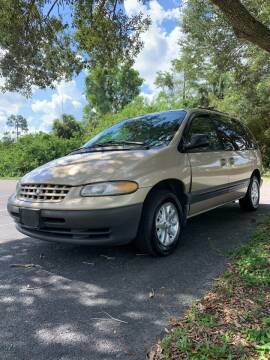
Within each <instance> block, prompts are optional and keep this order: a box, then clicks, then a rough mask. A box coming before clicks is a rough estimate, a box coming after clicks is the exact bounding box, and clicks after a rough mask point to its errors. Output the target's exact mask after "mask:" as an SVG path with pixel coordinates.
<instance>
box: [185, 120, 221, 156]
mask: <svg viewBox="0 0 270 360" xmlns="http://www.w3.org/2000/svg"><path fill="white" fill-rule="evenodd" d="M197 135H207V136H208V138H209V146H208V147H203V148H199V149H194V151H192V152H207V151H219V150H223V148H222V144H221V142H220V140H219V137H218V135H217V132H216V129H215V125H214V123H213V121H212V120H211V119H210V117H209V116H208V115H202V116H200V115H198V116H196V117H195V118H194V119H193V120H192V121H191V124H190V127H189V129H188V131H187V134H186V136H185V140H186V141H187V142H191V141H192V138H193V137H195V136H197Z"/></svg>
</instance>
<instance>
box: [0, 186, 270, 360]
mask: <svg viewBox="0 0 270 360" xmlns="http://www.w3.org/2000/svg"><path fill="white" fill-rule="evenodd" d="M14 188H15V182H13V181H0V234H1V235H0V314H1V316H0V359H1V360H7V359H8V360H11V359H12V360H16V359H19V360H24V359H25V360H26V359H27V360H30V359H34V360H40V359H42V360H43V359H44V360H50V359H53V360H55V359H59V360H60V359H61V360H75V359H76V360H84V359H91V360H99V359H125V360H126V359H136V360H141V359H144V357H145V352H146V350H147V349H149V347H150V346H151V344H152V343H153V342H154V341H155V339H156V337H157V336H159V334H160V333H161V332H162V331H163V330H164V328H165V326H166V324H167V322H168V319H169V318H170V317H173V316H179V315H180V314H181V313H182V311H183V310H184V308H185V307H186V306H187V305H188V304H190V303H191V302H192V301H193V300H194V299H196V298H198V297H200V296H201V295H202V294H203V293H204V292H205V291H206V290H207V289H208V288H209V286H210V285H211V283H212V281H213V279H214V278H216V277H217V276H218V275H219V274H220V272H221V271H223V270H224V267H225V266H226V257H225V254H226V251H228V250H230V249H232V248H234V247H236V246H239V245H240V244H241V243H244V242H245V241H247V240H248V238H249V236H250V234H251V232H252V230H253V229H254V227H255V225H256V222H258V221H260V220H262V219H263V217H264V216H265V215H266V214H270V205H269V204H270V182H269V183H265V184H264V185H263V189H262V201H261V203H262V205H261V207H260V209H259V211H257V212H256V213H243V212H241V211H240V210H239V208H238V205H237V204H231V205H228V206H224V207H222V208H219V209H217V210H214V211H211V212H209V213H207V214H204V215H200V216H198V217H197V218H194V219H191V220H189V221H188V226H187V228H186V231H185V242H184V245H183V246H182V247H180V248H179V249H178V250H177V251H176V253H175V254H173V255H172V256H170V257H167V258H158V259H154V258H151V257H148V256H139V255H136V253H135V252H134V250H133V249H131V247H121V248H91V247H82V246H67V245H62V244H53V243H46V242H42V241H39V240H34V239H31V238H28V237H25V236H23V235H21V234H20V233H18V232H17V231H16V230H15V227H14V225H13V223H12V221H11V219H10V218H9V216H8V215H7V213H6V210H5V207H6V201H7V198H8V195H9V194H10V193H11V192H13V191H14ZM12 264H34V265H35V267H32V268H20V267H12ZM149 294H151V296H149Z"/></svg>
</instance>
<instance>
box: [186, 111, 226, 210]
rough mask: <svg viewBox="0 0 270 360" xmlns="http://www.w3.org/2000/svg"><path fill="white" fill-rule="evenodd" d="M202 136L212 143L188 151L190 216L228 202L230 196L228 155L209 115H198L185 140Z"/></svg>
mask: <svg viewBox="0 0 270 360" xmlns="http://www.w3.org/2000/svg"><path fill="white" fill-rule="evenodd" d="M198 135H205V136H206V138H208V144H204V146H202V147H196V148H194V149H189V150H187V153H188V158H189V162H190V167H191V174H192V176H191V186H190V211H189V216H193V215H195V214H197V213H200V212H203V211H206V210H209V209H211V208H214V207H216V206H218V205H220V204H222V203H225V202H226V201H227V196H228V195H227V194H226V187H227V186H228V183H229V168H228V159H227V157H228V156H227V153H226V151H224V149H223V145H222V143H221V141H220V139H219V137H218V135H217V132H216V129H215V125H214V122H213V121H212V119H211V118H210V116H209V115H208V114H200V115H195V117H194V118H193V119H192V120H191V123H190V125H189V127H188V130H187V133H186V136H185V142H187V143H192V139H194V138H196V137H198Z"/></svg>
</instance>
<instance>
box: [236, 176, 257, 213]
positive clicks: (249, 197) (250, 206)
mask: <svg viewBox="0 0 270 360" xmlns="http://www.w3.org/2000/svg"><path fill="white" fill-rule="evenodd" d="M259 204H260V182H259V180H258V178H257V176H252V178H251V179H250V183H249V186H248V190H247V193H246V195H245V197H244V198H242V199H240V200H239V205H240V208H241V209H242V210H244V211H255V210H257V209H258V207H259Z"/></svg>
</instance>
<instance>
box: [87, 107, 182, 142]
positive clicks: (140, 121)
mask: <svg viewBox="0 0 270 360" xmlns="http://www.w3.org/2000/svg"><path fill="white" fill-rule="evenodd" d="M185 116H186V112H185V111H184V110H179V111H168V112H163V113H155V114H149V115H144V116H139V117H136V118H132V119H127V120H124V121H121V122H119V123H118V124H116V125H114V126H112V127H110V128H108V129H106V130H104V131H102V132H101V133H100V134H98V135H97V136H95V137H94V138H93V139H91V140H90V141H88V142H87V143H86V144H85V145H84V148H89V147H95V146H104V145H106V144H108V145H110V146H113V145H118V146H119V145H121V144H122V145H125V146H128V145H133V146H136V145H138V146H140V145H147V146H149V147H152V146H162V145H168V144H169V143H170V141H171V140H172V139H173V137H174V135H175V133H176V131H177V130H178V128H179V126H180V124H181V122H182V121H183V120H184V118H185Z"/></svg>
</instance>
